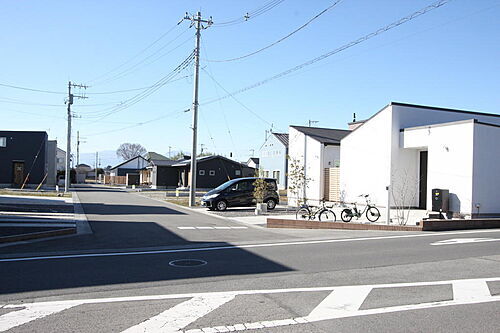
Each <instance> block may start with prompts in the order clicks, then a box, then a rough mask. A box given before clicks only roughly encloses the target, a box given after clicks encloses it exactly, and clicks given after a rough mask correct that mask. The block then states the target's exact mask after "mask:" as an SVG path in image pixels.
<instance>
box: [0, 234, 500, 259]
mask: <svg viewBox="0 0 500 333" xmlns="http://www.w3.org/2000/svg"><path fill="white" fill-rule="evenodd" d="M499 231H500V230H474V231H452V232H443V233H440V234H439V235H437V234H436V233H422V234H411V235H397V236H378V237H360V238H343V239H326V240H314V241H295V242H282V243H263V244H248V245H225V246H213V247H198V248H188V249H172V250H151V251H134V252H107V253H85V254H66V255H54V256H40V257H24V258H9V259H0V262H15V261H31V260H51V259H73V258H93V257H116V256H133V255H152V254H166V253H181V252H200V251H221V250H237V249H251V248H259V247H275V246H292V245H311V244H329V243H348V242H361V241H374V240H386V239H405V238H419V237H440V236H444V235H463V234H476V233H488V232H490V233H491V232H499Z"/></svg>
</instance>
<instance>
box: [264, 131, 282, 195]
mask: <svg viewBox="0 0 500 333" xmlns="http://www.w3.org/2000/svg"><path fill="white" fill-rule="evenodd" d="M287 156H288V134H287V133H271V134H270V135H269V136H268V137H267V140H266V142H264V144H263V145H262V147H261V148H260V152H259V169H260V170H262V172H263V175H262V176H264V177H270V178H275V179H276V181H277V182H278V188H279V189H286V188H287V186H288V181H287V173H288V162H287Z"/></svg>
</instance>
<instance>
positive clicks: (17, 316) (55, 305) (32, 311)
mask: <svg viewBox="0 0 500 333" xmlns="http://www.w3.org/2000/svg"><path fill="white" fill-rule="evenodd" d="M80 304H81V302H79V301H69V302H68V301H66V302H52V303H50V304H47V303H45V304H44V303H31V304H24V305H23V304H20V305H6V306H4V308H17V307H24V309H22V310H18V311H12V312H9V313H7V314H4V315H2V316H0V332H4V331H7V330H10V329H11V328H14V327H17V326H21V325H24V324H26V323H29V322H30V321H33V320H36V319H40V318H43V317H46V316H48V315H51V314H54V313H57V312H61V311H63V310H66V309H69V308H72V307H74V306H77V305H80Z"/></svg>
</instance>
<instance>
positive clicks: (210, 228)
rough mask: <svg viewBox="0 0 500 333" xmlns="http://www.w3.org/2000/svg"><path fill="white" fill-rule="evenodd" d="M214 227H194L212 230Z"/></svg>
mask: <svg viewBox="0 0 500 333" xmlns="http://www.w3.org/2000/svg"><path fill="white" fill-rule="evenodd" d="M213 228H214V227H196V229H200V230H212V229H213Z"/></svg>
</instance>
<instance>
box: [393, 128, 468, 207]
mask: <svg viewBox="0 0 500 333" xmlns="http://www.w3.org/2000/svg"><path fill="white" fill-rule="evenodd" d="M402 138H403V140H402V141H403V147H404V148H406V149H404V150H406V151H414V152H417V154H418V152H419V151H420V150H421V149H423V150H427V151H428V166H427V170H428V172H427V210H431V208H432V196H431V190H432V189H433V188H442V189H447V190H449V191H450V201H449V209H450V211H452V212H457V213H458V212H461V213H464V214H470V213H471V207H472V166H473V151H474V147H473V142H474V122H473V120H470V121H465V122H458V123H457V122H455V123H447V124H442V125H435V126H428V127H420V128H416V129H406V130H405V131H404V134H403V135H402ZM411 148H415V149H411ZM416 172H417V173H416V178H415V179H418V161H417V170H416ZM397 181H401V180H400V179H396V180H395V182H397ZM415 191H416V192H417V195H416V196H415V199H416V200H415V201H416V203H417V204H418V184H416V186H415Z"/></svg>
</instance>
